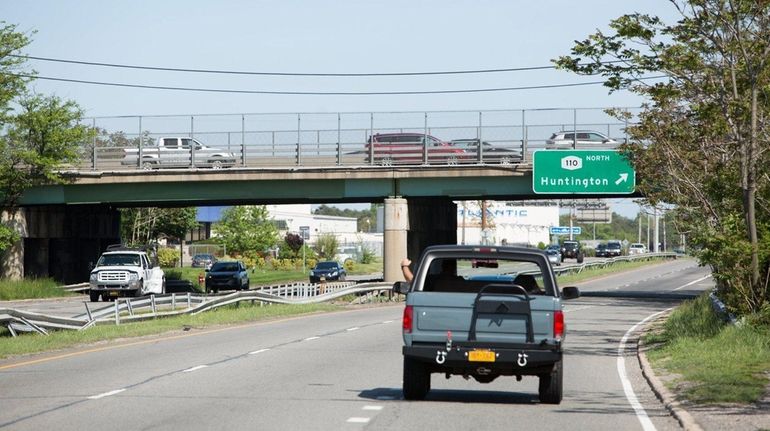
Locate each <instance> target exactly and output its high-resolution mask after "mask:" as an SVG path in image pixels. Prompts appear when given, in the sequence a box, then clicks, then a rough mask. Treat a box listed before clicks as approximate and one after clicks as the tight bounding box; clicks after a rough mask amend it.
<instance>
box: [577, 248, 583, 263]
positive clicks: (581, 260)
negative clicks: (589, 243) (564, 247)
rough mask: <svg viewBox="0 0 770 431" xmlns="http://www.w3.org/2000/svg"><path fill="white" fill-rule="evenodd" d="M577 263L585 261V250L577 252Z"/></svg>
mask: <svg viewBox="0 0 770 431" xmlns="http://www.w3.org/2000/svg"><path fill="white" fill-rule="evenodd" d="M577 263H583V252H582V251H581V252H580V253H578V254H577Z"/></svg>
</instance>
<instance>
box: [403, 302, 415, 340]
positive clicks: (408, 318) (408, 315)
mask: <svg viewBox="0 0 770 431" xmlns="http://www.w3.org/2000/svg"><path fill="white" fill-rule="evenodd" d="M412 313H413V309H412V306H411V305H407V306H406V308H404V320H403V323H402V328H403V329H404V332H405V333H407V334H411V333H412V322H413V321H414V320H413V319H412V317H413V315H412Z"/></svg>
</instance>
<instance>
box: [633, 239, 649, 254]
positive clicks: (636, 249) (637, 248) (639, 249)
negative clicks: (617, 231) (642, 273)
mask: <svg viewBox="0 0 770 431" xmlns="http://www.w3.org/2000/svg"><path fill="white" fill-rule="evenodd" d="M644 253H647V246H645V245H644V244H642V243H641V242H635V243H632V244H631V245H629V246H628V254H629V255H631V254H644Z"/></svg>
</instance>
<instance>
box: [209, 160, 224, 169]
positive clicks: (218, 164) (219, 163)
mask: <svg viewBox="0 0 770 431" xmlns="http://www.w3.org/2000/svg"><path fill="white" fill-rule="evenodd" d="M209 164H210V165H211V169H222V168H223V167H224V164H223V163H222V160H221V159H219V158H216V159H211V160H209Z"/></svg>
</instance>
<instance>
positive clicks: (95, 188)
mask: <svg viewBox="0 0 770 431" xmlns="http://www.w3.org/2000/svg"><path fill="white" fill-rule="evenodd" d="M581 112H582V111H581ZM520 113H521V115H522V117H521V118H522V120H523V121H522V122H521V123H518V124H503V123H505V121H510V120H511V118H513V117H514V116H513V115H512V114H511V112H509V111H502V112H500V111H494V112H492V113H490V112H487V111H484V112H475V113H470V114H471V115H470V117H468V115H467V114H468V113H462V115H460V114H458V113H442V114H441V115H440V116H441V118H444V117H445V116H449V117H454V118H455V121H456V122H455V123H452V124H453V125H451V126H444V127H440V126H441V125H442V124H444V123H441V124H439V122H437V121H436V120H434V119H433V118H434V117H435V116H437V115H439V114H433V113H430V114H429V113H406V114H393V113H391V114H387V117H388V118H390V117H391V116H397V117H400V118H401V120H402V121H404V124H406V125H405V126H404V127H399V128H396V127H394V125H393V124H388V125H385V121H383V120H382V119H381V118H379V116H377V117H376V116H375V115H374V114H370V115H368V116H366V115H364V116H363V117H364V118H366V117H368V118H369V120H370V124H369V127H365V128H361V129H358V128H353V129H344V128H343V127H342V125H343V118H346V116H345V115H343V114H336V116H335V115H333V116H331V118H332V119H334V118H335V117H336V121H337V128H336V130H335V129H326V128H320V127H319V128H318V129H316V130H308V129H307V128H303V127H302V124H303V118H305V123H304V124H305V126H307V123H308V121H307V118H306V117H307V116H308V114H297V117H296V118H297V123H298V128H297V130H293V131H290V132H286V131H283V132H282V131H274V132H253V131H252V132H247V131H246V126H245V124H246V122H245V118H246V116H245V115H244V116H242V120H243V122H242V130H241V132H240V133H238V132H237V131H229V132H227V133H226V134H225V135H226V136H227V142H222V141H216V140H214V139H211V138H212V136H214V135H213V134H212V133H214V132H206V131H201V128H200V127H198V128H195V126H194V125H195V124H198V125H199V126H200V122H201V121H200V120H198V122H197V123H196V118H195V117H192V118H191V120H190V130H189V133H188V135H189V136H194V137H195V138H196V139H201V140H203V139H206V142H207V145H216V146H217V147H220V148H221V149H223V150H227V151H229V152H231V153H232V154H233V155H234V156H235V157H234V159H235V163H233V164H232V165H231V166H229V167H227V168H225V169H213V168H214V167H219V166H211V165H207V164H203V165H200V164H197V163H196V159H195V150H189V156H188V157H189V159H187V160H188V161H189V164H187V163H183V166H173V167H170V168H166V167H163V166H160V167H158V166H154V167H156V168H157V169H144V168H146V167H147V166H143V165H142V164H141V163H140V160H141V159H138V161H137V163H136V164H125V163H124V153H125V152H126V150H127V149H132V150H134V149H135V150H137V151H138V152H139V154H141V151H142V146H143V145H144V143H146V142H147V141H148V138H149V137H150V134H149V133H147V132H146V131H145V130H144V128H143V126H142V124H145V125H147V123H148V120H147V118H146V117H138V118H135V120H138V123H139V130H140V131H141V132H140V133H137V134H136V136H134V137H133V138H131V137H130V136H129V135H127V134H125V133H123V132H121V131H112V132H108V131H106V130H105V129H101V128H100V130H101V131H102V132H103V133H102V135H101V137H97V138H95V139H94V141H93V142H92V143H91V145H90V147H89V146H88V145H86V146H84V151H83V159H82V161H81V162H80V163H79V164H76V165H75V166H70V167H67V168H65V170H64V171H63V172H64V174H65V176H66V177H67V179H68V182H67V183H66V184H63V185H50V186H43V187H37V188H33V189H30V190H28V191H27V192H26V193H25V194H24V196H23V197H22V199H21V204H22V205H23V206H24V207H25V208H26V211H25V213H24V214H22V215H23V219H22V220H19V221H18V224H19V226H21V227H22V229H20V230H21V231H22V232H23V236H24V238H25V239H24V241H23V244H21V245H20V246H19V247H15V248H14V250H13V251H12V253H10V257H9V259H6V262H5V263H4V271H5V273H6V274H8V271H9V270H13V269H14V268H16V271H17V275H22V274H23V275H35V276H48V275H51V276H54V277H56V278H59V279H61V280H62V281H67V282H70V281H75V282H79V281H82V278H83V275H82V274H87V272H88V262H93V261H95V259H96V258H97V257H98V255H99V253H100V252H101V251H102V250H103V249H104V247H105V246H106V245H107V244H110V243H115V242H118V241H119V238H120V233H119V213H118V212H117V211H116V208H119V207H135V206H205V205H219V204H233V205H237V204H268V203H269V204H282V203H330V202H339V203H353V202H384V203H385V214H386V218H385V277H386V279H387V280H391V279H396V278H400V270H399V268H398V263H397V262H398V261H400V259H401V258H402V257H404V256H410V257H414V258H416V257H417V256H418V255H419V252H420V250H422V248H424V247H425V246H427V245H430V244H436V243H453V242H455V241H456V209H455V205H454V203H453V201H454V200H475V199H491V200H528V199H542V198H543V195H538V194H536V193H535V192H534V190H533V163H532V154H533V151H537V150H538V149H543V148H544V142H545V135H546V134H547V135H549V136H550V133H551V132H550V131H551V130H561V129H564V128H568V127H570V124H569V123H568V122H565V123H563V124H560V125H558V127H557V124H550V123H548V124H546V125H537V124H534V123H531V122H530V123H527V122H526V118H527V114H528V113H529V115H530V116H533V114H532V112H530V111H521V112H520ZM569 113H572V114H573V118H572V119H573V122H572V124H571V126H572V127H575V128H576V129H581V128H586V127H592V128H594V129H606V130H608V131H609V132H608V133H607V134H608V135H613V134H614V135H615V136H617V135H618V134H619V133H621V132H620V130H621V129H622V128H623V127H624V126H625V124H620V123H610V122H607V123H603V124H599V123H595V122H589V123H578V122H577V117H578V111H577V110H571V111H569ZM592 114H596V113H595V112H592ZM347 115H353V114H347ZM381 115H385V114H381ZM458 116H459V117H463V119H460V118H459V117H458ZM290 117H291V116H290ZM415 117H416V118H420V119H422V120H423V123H422V126H420V125H419V124H418V125H415V124H413V120H414V118H415ZM474 117H475V118H474ZM497 117H500V118H503V119H505V121H502V120H501V121H493V120H492V118H497ZM375 118H377V120H375ZM467 118H472V119H474V121H475V124H469V123H463V122H462V121H465V120H464V119H467ZM410 121H411V122H412V124H410ZM94 124H96V122H94ZM375 124H382V126H383V127H376V126H375ZM95 128H99V127H98V126H97V127H95ZM534 130H549V132H548V133H546V134H543V135H541V136H540V137H537V138H535V137H536V135H537V134H536V133H534V132H533V131H534ZM613 131H615V132H614V133H613ZM384 133H396V134H405V133H412V134H421V135H422V136H427V135H432V134H439V133H441V135H442V136H449V137H452V138H454V137H457V138H456V139H455V140H459V139H462V140H476V142H477V143H481V142H485V143H488V144H489V145H490V146H492V147H493V148H495V149H498V150H500V149H502V151H504V153H505V154H511V153H516V154H518V155H519V157H495V153H494V151H487V152H485V150H484V148H485V147H483V146H479V145H477V146H476V147H475V148H480V150H474V149H473V147H471V148H466V149H464V150H463V151H462V152H461V154H460V157H436V158H432V157H431V154H432V153H431V152H432V151H433V149H432V148H430V147H429V146H428V143H427V140H426V141H425V143H424V144H423V147H422V148H417V150H416V153H415V154H408V155H407V156H408V157H406V158H398V157H396V158H394V159H391V160H390V161H389V162H387V163H385V162H382V161H381V160H378V159H377V158H376V157H373V156H374V151H375V150H376V146H370V147H369V148H368V149H367V147H366V144H367V142H368V141H369V137H371V136H375V135H377V134H384ZM530 134H532V135H530ZM156 135H157V136H159V137H160V136H171V135H177V136H179V135H181V134H180V133H173V132H171V131H169V132H158V133H157V134H156ZM225 135H223V134H219V135H218V136H220V137H221V136H225ZM235 135H240V138H241V140H240V141H239V142H233V140H232V138H233V137H234V136H235ZM289 135H291V137H292V138H291V139H290V138H287V136H289ZM249 136H252V138H254V139H251V140H249ZM258 136H262V137H263V138H264V137H265V136H270V137H271V138H270V141H268V143H265V142H264V139H263V138H260V139H257V138H256V137H258ZM310 137H314V139H310ZM286 139H288V141H286ZM211 141H215V142H213V143H212V142H211ZM291 141H294V142H291ZM287 142H288V143H287ZM442 142H444V143H449V144H451V143H452V142H451V140H450V141H443V140H442ZM441 145H442V147H443V145H444V144H441ZM367 150H368V152H367ZM613 196H616V197H628V196H629V195H628V194H627V193H619V194H612V193H610V194H607V193H597V194H590V193H588V194H581V195H580V197H581V198H584V197H613ZM571 197H574V195H572V194H570V193H565V194H549V195H548V198H571ZM9 262H10V263H9ZM19 268H20V269H21V274H18V272H19ZM59 268H63V269H59Z"/></svg>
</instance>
